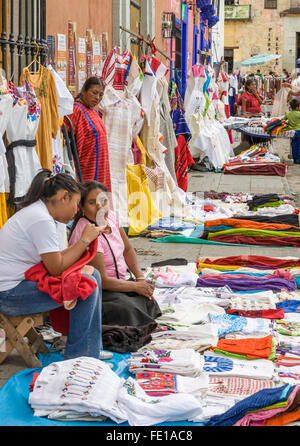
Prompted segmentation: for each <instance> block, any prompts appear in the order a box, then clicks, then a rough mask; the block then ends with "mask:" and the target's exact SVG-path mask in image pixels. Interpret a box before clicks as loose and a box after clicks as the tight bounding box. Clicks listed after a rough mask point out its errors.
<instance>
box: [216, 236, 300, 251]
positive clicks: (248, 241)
mask: <svg viewBox="0 0 300 446" xmlns="http://www.w3.org/2000/svg"><path fill="white" fill-rule="evenodd" d="M209 240H210V241H212V242H222V243H234V244H236V245H256V246H293V247H297V248H298V247H300V237H288V236H287V237H248V236H245V235H216V236H213V237H210V238H209Z"/></svg>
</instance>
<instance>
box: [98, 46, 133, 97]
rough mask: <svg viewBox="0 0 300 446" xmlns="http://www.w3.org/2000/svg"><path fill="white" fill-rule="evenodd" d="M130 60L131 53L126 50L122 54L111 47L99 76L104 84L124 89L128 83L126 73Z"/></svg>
mask: <svg viewBox="0 0 300 446" xmlns="http://www.w3.org/2000/svg"><path fill="white" fill-rule="evenodd" d="M131 62H132V54H131V53H130V52H129V51H126V52H125V53H123V54H119V53H117V51H116V49H115V48H113V49H112V50H111V51H110V53H109V54H108V56H107V58H106V60H105V63H104V66H103V69H102V74H101V78H102V80H103V81H104V82H105V85H111V86H112V87H113V88H114V89H115V90H124V88H125V86H127V85H128V80H127V78H128V74H129V70H130V66H131Z"/></svg>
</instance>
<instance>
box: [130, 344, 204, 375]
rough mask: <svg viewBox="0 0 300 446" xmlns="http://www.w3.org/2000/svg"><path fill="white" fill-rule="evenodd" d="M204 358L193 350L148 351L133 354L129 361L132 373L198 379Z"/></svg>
mask: <svg viewBox="0 0 300 446" xmlns="http://www.w3.org/2000/svg"><path fill="white" fill-rule="evenodd" d="M203 364H204V358H203V356H202V355H200V354H199V353H197V352H195V351H194V350H193V349H184V350H171V351H167V350H161V351H153V350H146V351H143V352H137V353H133V354H132V355H131V357H130V358H129V359H128V367H129V371H130V372H131V373H134V374H136V373H142V372H149V371H155V372H159V373H173V374H178V375H183V376H191V377H196V376H200V375H201V373H202V369H203Z"/></svg>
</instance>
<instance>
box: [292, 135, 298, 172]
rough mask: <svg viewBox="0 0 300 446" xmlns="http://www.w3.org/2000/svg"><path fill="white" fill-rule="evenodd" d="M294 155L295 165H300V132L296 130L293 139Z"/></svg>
mask: <svg viewBox="0 0 300 446" xmlns="http://www.w3.org/2000/svg"><path fill="white" fill-rule="evenodd" d="M292 154H293V159H294V163H295V164H300V130H296V132H295V136H294V137H293V138H292Z"/></svg>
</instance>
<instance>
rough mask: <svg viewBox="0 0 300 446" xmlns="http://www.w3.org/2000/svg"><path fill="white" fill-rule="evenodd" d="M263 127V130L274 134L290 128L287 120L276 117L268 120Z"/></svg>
mask: <svg viewBox="0 0 300 446" xmlns="http://www.w3.org/2000/svg"><path fill="white" fill-rule="evenodd" d="M263 129H264V131H265V132H267V133H269V134H271V135H274V136H278V135H280V134H282V133H284V132H287V131H288V130H292V129H291V127H290V126H289V124H288V122H286V121H285V120H283V119H276V118H275V119H272V120H271V121H269V122H268V124H267V125H266V126H264V127H263Z"/></svg>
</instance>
